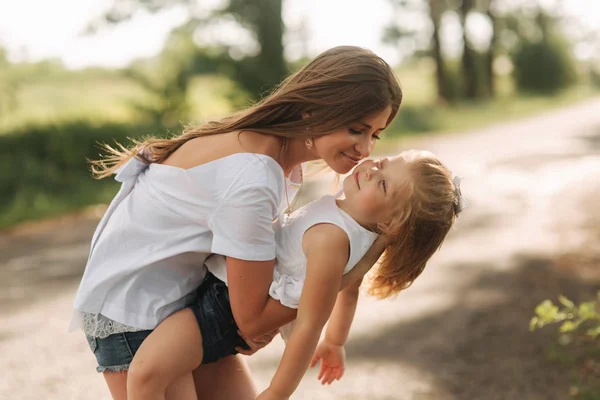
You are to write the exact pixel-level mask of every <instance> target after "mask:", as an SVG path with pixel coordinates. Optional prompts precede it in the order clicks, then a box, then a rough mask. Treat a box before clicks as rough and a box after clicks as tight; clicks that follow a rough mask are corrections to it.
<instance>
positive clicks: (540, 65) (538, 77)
mask: <svg viewBox="0 0 600 400" xmlns="http://www.w3.org/2000/svg"><path fill="white" fill-rule="evenodd" d="M513 64H514V76H515V81H516V84H517V88H518V89H519V90H520V91H523V92H533V93H541V94H543V93H547V94H553V93H556V92H557V91H559V90H561V89H564V88H566V87H568V86H570V85H571V84H573V83H575V81H576V77H577V76H576V70H575V62H574V60H573V57H572V55H571V54H570V50H569V48H568V46H567V45H566V43H565V42H563V41H562V40H560V39H558V38H553V39H548V40H544V41H540V42H525V43H523V44H522V45H521V47H520V48H519V49H518V50H517V51H516V52H515V54H514V56H513Z"/></svg>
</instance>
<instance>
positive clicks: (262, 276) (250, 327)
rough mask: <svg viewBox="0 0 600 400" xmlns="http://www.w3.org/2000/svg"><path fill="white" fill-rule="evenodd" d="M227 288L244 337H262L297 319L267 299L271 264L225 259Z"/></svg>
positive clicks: (289, 309)
mask: <svg viewBox="0 0 600 400" xmlns="http://www.w3.org/2000/svg"><path fill="white" fill-rule="evenodd" d="M226 260H227V261H226V262H227V285H228V287H229V300H230V303H231V310H232V312H233V317H234V319H235V322H236V323H237V325H238V329H239V330H240V332H241V333H242V335H243V336H246V337H248V338H255V337H258V336H261V335H265V334H267V333H268V332H271V331H273V330H275V329H277V328H279V327H280V326H283V325H285V324H286V323H288V322H290V321H292V320H293V319H294V318H295V317H296V310H294V309H291V308H288V307H285V306H283V305H281V303H279V302H278V301H276V300H273V299H272V298H271V297H269V287H270V286H271V282H272V281H273V266H274V261H273V260H272V261H246V260H240V259H237V258H232V257H227V258H226Z"/></svg>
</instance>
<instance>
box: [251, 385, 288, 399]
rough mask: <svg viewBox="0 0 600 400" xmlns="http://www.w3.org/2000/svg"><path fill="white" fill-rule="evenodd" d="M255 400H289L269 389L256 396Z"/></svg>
mask: <svg viewBox="0 0 600 400" xmlns="http://www.w3.org/2000/svg"><path fill="white" fill-rule="evenodd" d="M256 400H289V397H286V396H282V395H279V394H277V393H275V392H274V391H273V390H272V389H271V388H267V389H266V390H265V391H264V392H262V393H261V394H259V395H258V397H257V398H256Z"/></svg>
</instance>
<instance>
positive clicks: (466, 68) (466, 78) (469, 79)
mask: <svg viewBox="0 0 600 400" xmlns="http://www.w3.org/2000/svg"><path fill="white" fill-rule="evenodd" d="M472 8H473V2H472V0H462V3H461V6H460V11H459V16H460V23H461V25H462V31H463V54H462V73H463V85H464V96H465V97H466V98H467V99H475V98H477V95H478V90H477V65H476V63H475V52H474V50H473V49H472V48H471V45H470V43H469V40H468V38H467V15H468V13H469V11H470V10H471V9H472Z"/></svg>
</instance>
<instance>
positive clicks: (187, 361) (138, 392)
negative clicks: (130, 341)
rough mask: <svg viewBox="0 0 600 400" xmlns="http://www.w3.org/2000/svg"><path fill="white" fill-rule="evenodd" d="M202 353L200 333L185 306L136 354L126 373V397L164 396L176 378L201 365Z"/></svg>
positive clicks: (134, 399) (147, 398) (139, 399)
mask: <svg viewBox="0 0 600 400" xmlns="http://www.w3.org/2000/svg"><path fill="white" fill-rule="evenodd" d="M202 355H203V351H202V335H201V334H200V328H198V323H197V321H196V317H195V315H194V313H193V311H192V310H191V309H190V308H186V309H183V310H181V311H178V312H176V313H175V314H173V315H171V316H169V317H168V318H167V319H165V320H164V321H163V322H161V323H160V324H159V325H158V326H157V327H156V329H155V330H154V331H153V332H152V333H151V334H150V335H149V336H148V337H147V338H146V339H145V340H144V342H143V343H142V345H141V346H140V348H139V349H138V351H137V353H136V354H135V357H134V358H133V361H132V363H131V365H130V367H129V372H128V374H127V399H128V400H151V399H161V400H162V399H164V398H165V393H166V391H167V388H168V387H169V386H170V385H171V384H173V383H175V381H176V380H177V378H179V377H183V376H184V375H186V374H188V373H191V372H192V371H193V370H194V369H195V368H196V367H198V366H199V365H200V363H201V362H202ZM188 386H189V385H188ZM194 396H195V393H194ZM178 398H183V397H178ZM193 398H195V397H193Z"/></svg>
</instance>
